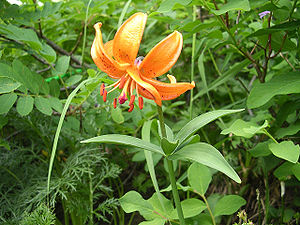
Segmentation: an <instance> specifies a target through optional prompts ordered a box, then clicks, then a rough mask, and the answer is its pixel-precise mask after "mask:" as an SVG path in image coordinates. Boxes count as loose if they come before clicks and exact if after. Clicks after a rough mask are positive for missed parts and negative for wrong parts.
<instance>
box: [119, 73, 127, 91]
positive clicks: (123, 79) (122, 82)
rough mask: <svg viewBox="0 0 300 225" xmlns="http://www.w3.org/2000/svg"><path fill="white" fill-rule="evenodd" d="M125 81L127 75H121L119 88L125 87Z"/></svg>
mask: <svg viewBox="0 0 300 225" xmlns="http://www.w3.org/2000/svg"><path fill="white" fill-rule="evenodd" d="M125 81H126V79H125V76H123V77H121V80H120V85H119V88H120V89H123V87H124V84H125Z"/></svg>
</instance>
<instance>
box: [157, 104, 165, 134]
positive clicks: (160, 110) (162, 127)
mask: <svg viewBox="0 0 300 225" xmlns="http://www.w3.org/2000/svg"><path fill="white" fill-rule="evenodd" d="M157 112H158V119H159V124H160V130H161V136H162V137H164V138H167V132H166V127H165V121H164V115H163V111H162V108H161V106H159V105H157Z"/></svg>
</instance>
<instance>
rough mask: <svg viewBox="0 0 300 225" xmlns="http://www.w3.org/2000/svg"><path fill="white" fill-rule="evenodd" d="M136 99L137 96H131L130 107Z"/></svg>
mask: <svg viewBox="0 0 300 225" xmlns="http://www.w3.org/2000/svg"><path fill="white" fill-rule="evenodd" d="M134 99H135V95H131V97H130V102H129V105H133V103H134Z"/></svg>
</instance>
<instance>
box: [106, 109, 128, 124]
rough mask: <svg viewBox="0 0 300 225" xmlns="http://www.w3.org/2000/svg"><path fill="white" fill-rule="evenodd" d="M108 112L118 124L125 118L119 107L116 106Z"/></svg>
mask: <svg viewBox="0 0 300 225" xmlns="http://www.w3.org/2000/svg"><path fill="white" fill-rule="evenodd" d="M110 113H111V118H112V119H113V121H115V122H116V123H118V124H121V123H124V121H125V119H124V116H123V114H122V109H121V108H119V107H117V108H115V109H111V110H110Z"/></svg>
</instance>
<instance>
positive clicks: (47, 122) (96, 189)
mask: <svg viewBox="0 0 300 225" xmlns="http://www.w3.org/2000/svg"><path fill="white" fill-rule="evenodd" d="M299 5H300V3H298V1H297V0H293V1H291V0H228V1H222V0H215V1H205V0H182V1H177V0H176V1H173V0H164V1H161V0H152V1H141V0H129V1H119V0H103V1H99V0H94V1H92V0H91V1H86V0H70V1H59V2H51V1H47V0H40V1H36V0H21V4H20V5H15V4H10V3H9V2H7V1H6V0H3V1H1V2H0V129H1V130H0V134H1V136H0V180H1V183H0V196H1V198H0V221H1V222H0V223H1V224H78V225H81V224H119V225H121V224H139V223H141V222H142V221H144V220H149V222H147V223H146V222H144V223H142V224H148V225H149V224H164V223H165V222H161V223H158V222H155V220H156V221H158V219H157V218H156V217H153V216H145V213H143V211H142V210H139V209H135V210H133V209H132V211H139V212H133V213H132V214H125V212H124V211H123V209H122V207H121V206H120V202H119V201H118V199H119V198H121V197H122V196H124V194H125V193H126V192H128V191H130V190H136V191H137V192H139V193H140V194H141V195H142V196H143V198H144V199H149V198H150V197H151V196H152V198H151V199H152V202H153V201H154V202H155V195H153V193H154V189H153V187H152V183H151V179H150V176H149V173H148V169H147V167H146V166H145V165H146V164H145V155H144V152H141V151H138V150H137V149H136V148H132V147H124V146H117V145H99V144H85V145H83V144H80V141H81V140H84V139H87V138H90V137H94V136H97V135H100V134H109V133H116V134H127V135H132V136H135V137H140V136H141V129H142V126H143V124H144V123H145V122H146V121H149V120H150V119H155V118H156V117H157V112H156V106H155V104H154V103H153V102H151V101H146V102H145V105H144V109H143V110H139V109H138V108H137V107H136V108H135V109H134V110H133V112H131V113H128V112H127V110H128V107H127V106H122V107H118V108H116V109H113V108H112V104H111V102H112V100H113V98H114V97H116V96H117V94H118V93H112V94H110V95H109V96H108V102H106V103H104V102H103V100H102V98H100V96H99V86H100V83H102V82H105V83H112V80H111V79H110V78H109V77H107V75H106V74H104V73H102V72H100V71H98V70H97V68H96V66H95V65H94V63H93V61H92V59H91V57H90V47H91V44H92V41H93V39H94V29H93V24H95V23H96V22H102V23H103V26H102V28H101V29H102V32H103V38H104V41H105V42H106V41H108V40H111V39H112V38H113V36H114V33H115V32H116V30H117V28H118V27H119V26H120V25H121V24H122V22H123V21H124V20H125V19H127V18H128V17H129V16H130V15H132V14H133V13H135V12H145V13H147V14H148V15H149V17H148V21H147V26H146V29H145V33H144V36H143V41H142V44H141V48H140V52H139V55H143V56H145V55H146V53H147V52H148V51H149V50H150V49H151V48H152V47H153V46H154V45H155V44H156V43H158V42H159V41H160V40H162V39H163V38H164V37H165V36H166V35H167V34H169V33H171V32H172V31H173V30H178V31H180V32H181V33H182V34H183V38H184V44H183V50H182V53H181V56H180V58H179V60H178V61H177V63H176V65H175V66H174V67H173V68H172V70H171V71H170V74H173V75H174V76H176V78H177V80H178V81H191V80H194V81H195V83H196V88H194V89H193V91H192V92H190V93H186V94H184V95H182V96H181V97H179V98H177V99H175V100H172V101H168V102H164V107H163V110H164V114H165V120H166V123H167V124H168V125H169V126H170V127H172V129H173V131H175V132H176V131H178V130H179V129H180V128H181V127H183V125H185V124H186V123H187V122H188V121H189V120H190V119H192V118H194V117H196V116H197V115H200V114H203V113H205V112H207V111H212V110H215V109H241V108H244V109H245V110H244V111H243V112H240V113H236V114H232V115H229V116H226V117H223V118H222V119H218V120H217V121H215V122H214V123H210V124H209V125H207V126H205V127H203V128H202V129H201V130H200V131H199V132H198V135H199V136H200V140H201V141H204V142H207V143H209V144H211V145H213V146H214V147H215V148H217V149H218V150H219V151H220V152H221V153H222V154H223V155H224V156H225V158H226V160H227V161H228V162H229V163H230V165H231V166H232V167H234V169H235V170H236V171H237V172H238V174H239V176H240V178H241V180H242V183H241V184H237V183H235V182H234V181H232V180H230V179H229V178H227V177H225V176H224V175H223V174H221V173H219V172H216V170H211V169H208V167H206V166H203V165H200V164H191V163H190V162H186V161H178V162H177V163H176V176H177V178H178V186H179V187H180V188H181V190H180V197H181V199H182V200H184V199H186V200H188V199H190V198H197V199H199V200H201V202H202V203H201V204H202V205H201V204H200V203H199V202H197V204H195V205H193V207H194V208H195V209H196V210H195V212H193V213H194V214H191V215H190V216H189V218H188V219H187V223H188V224H198V225H200V224H201V225H208V224H213V219H212V218H214V220H215V221H214V222H215V223H216V224H234V223H236V224H251V221H252V222H253V223H254V224H299V218H300V213H299V208H300V188H299V187H300V182H299V181H300V164H299V162H298V160H299V150H300V149H299V145H298V144H299V139H300V136H299V130H300V122H299V121H300V120H299V109H300V96H299V93H300V74H299V68H300V65H299V53H300V46H299V27H300V11H299V8H298V7H299ZM262 12H265V14H266V15H265V16H261V15H259V13H262ZM87 79H90V80H88V81H86V80H87ZM165 79H166V78H165V77H163V78H162V80H165ZM81 81H85V83H81V84H80V82H81ZM79 84H80V86H78V85H79ZM76 87H77V88H76ZM75 88H76V89H75ZM74 90H75V92H74ZM70 96H71V97H70ZM68 97H69V100H72V101H71V104H70V105H69V106H68V108H66V109H67V111H66V112H63V105H64V104H68V100H67V98H68ZM72 97H73V98H72ZM64 113H66V117H65V120H64V122H63V125H61V124H59V119H60V116H61V115H62V114H64ZM154 126H155V125H154ZM57 127H59V128H61V132H60V134H59V136H57V139H56V141H57V142H55V141H54V136H55V132H56V130H57ZM152 132H153V134H154V135H153V138H152V139H151V141H152V142H154V143H157V142H158V141H159V138H156V137H157V136H158V135H157V134H155V128H152ZM56 144H57V145H56ZM53 149H55V150H56V151H53ZM51 154H52V155H53V161H52V162H53V170H52V173H51V180H50V193H49V194H48V195H47V179H48V178H47V175H48V171H49V163H50V159H51ZM153 162H154V165H155V169H156V174H157V179H158V184H159V187H160V188H161V189H164V190H163V191H164V192H163V194H164V196H165V197H167V198H168V199H170V198H171V193H170V189H169V188H168V186H169V181H168V179H167V178H168V175H167V169H166V164H165V163H164V160H161V156H160V155H158V154H153ZM194 170H195V171H196V172H191V171H194ZM193 174H198V176H196V177H193V176H192V175H193ZM199 180H200V181H201V182H202V183H201V185H202V186H201V187H202V189H201V188H200V187H199V188H200V189H197V185H199V184H197V182H198V181H199ZM194 181H195V182H196V184H195V182H194ZM194 190H197V191H196V192H195V191H194ZM153 199H154V200H153ZM202 200H203V201H202ZM149 201H150V202H151V200H149ZM207 206H210V209H208V208H207ZM127 210H128V209H127ZM129 211H130V210H129ZM156 211H159V209H156ZM161 217H163V215H159V216H158V218H161ZM175 220H176V219H174V220H172V221H173V222H170V224H176V223H177V222H176V221H175ZM151 221H152V222H151ZM153 221H154V222H153ZM174 221H175V222H174ZM177 224H178V223H177Z"/></svg>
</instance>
